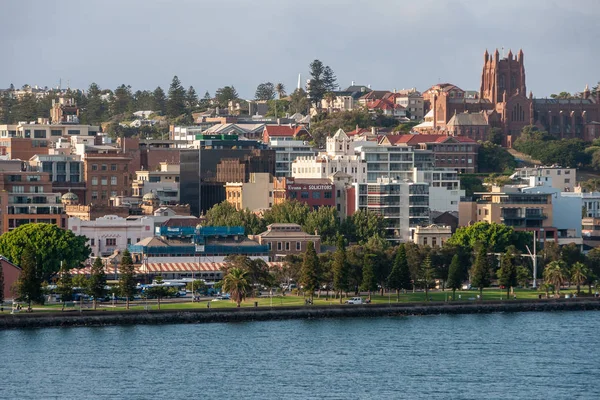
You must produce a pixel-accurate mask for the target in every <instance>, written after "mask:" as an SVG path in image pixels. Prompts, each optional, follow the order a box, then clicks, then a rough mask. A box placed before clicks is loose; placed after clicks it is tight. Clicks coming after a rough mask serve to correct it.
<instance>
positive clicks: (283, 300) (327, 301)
mask: <svg viewBox="0 0 600 400" xmlns="http://www.w3.org/2000/svg"><path fill="white" fill-rule="evenodd" d="M582 289H584V288H582ZM586 289H587V288H586ZM582 291H583V292H585V291H584V290H582ZM572 293H575V289H574V288H573V289H568V290H561V297H564V295H565V294H572ZM330 294H331V293H330ZM478 294H479V292H478V291H476V290H466V291H457V292H456V300H457V301H458V300H461V301H469V300H476V299H477V295H478ZM515 294H516V296H517V299H520V300H523V299H537V298H538V296H539V294H542V297H544V298H545V293H542V292H539V291H535V290H531V289H517V290H515ZM348 296H349V297H354V294H352V293H349V294H348ZM459 296H460V299H459ZM361 297H362V298H363V299H366V298H367V297H368V296H367V295H366V294H362V296H361ZM429 297H430V298H431V300H432V301H452V292H451V291H448V290H447V291H443V292H442V291H437V290H436V291H431V292H429ZM371 299H372V303H373V304H387V303H396V302H400V303H411V302H423V301H425V293H424V292H420V291H418V292H416V293H413V292H412V291H409V292H407V293H406V294H404V293H401V294H400V299H399V301H398V299H397V297H396V294H395V293H390V294H388V293H386V294H385V295H384V296H380V295H378V294H373V295H372V296H371ZM483 300H484V301H485V300H506V291H505V290H500V289H486V290H484V291H483ZM345 301H346V298H344V299H343V302H345ZM254 302H258V306H259V307H270V306H271V305H272V306H273V307H281V306H302V305H304V304H305V300H304V297H302V296H294V295H291V294H287V295H286V296H273V298H269V297H261V298H248V299H246V300H245V301H244V302H243V303H242V307H254ZM208 304H210V308H211V309H219V308H234V307H235V306H236V304H235V302H233V301H230V300H220V301H210V302H208V301H201V302H196V303H192V302H191V301H189V302H178V303H169V302H164V301H163V302H162V303H161V309H162V310H186V309H207V308H208V306H207V305H208ZM313 304H314V305H339V304H340V300H339V299H334V298H333V297H331V296H329V297H325V293H322V295H321V296H320V297H317V296H315V297H314V302H313ZM147 305H148V307H149V308H150V309H151V310H156V309H158V306H157V304H156V300H155V299H153V300H148V303H147ZM33 308H34V311H36V312H37V311H43V312H60V311H61V308H62V305H61V304H48V305H44V306H39V305H34V307H33ZM83 308H84V310H90V309H91V308H92V304H91V302H89V303H86V304H84V305H83ZM98 308H99V309H100V310H106V311H124V310H125V304H124V303H122V302H119V303H117V304H116V306H113V305H112V304H111V303H99V306H98ZM145 308H146V305H145V304H144V303H138V302H136V303H135V305H133V303H132V306H131V307H130V309H131V310H144V309H145ZM65 310H67V311H73V310H79V304H75V305H74V306H73V307H67V308H65ZM8 312H10V306H8V307H6V306H5V313H8Z"/></svg>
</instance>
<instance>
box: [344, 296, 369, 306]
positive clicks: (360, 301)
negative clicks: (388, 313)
mask: <svg viewBox="0 0 600 400" xmlns="http://www.w3.org/2000/svg"><path fill="white" fill-rule="evenodd" d="M346 304H365V301H364V300H363V299H362V297H353V298H351V299H348V300H346Z"/></svg>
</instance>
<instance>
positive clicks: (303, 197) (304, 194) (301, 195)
mask: <svg viewBox="0 0 600 400" xmlns="http://www.w3.org/2000/svg"><path fill="white" fill-rule="evenodd" d="M300 198H301V199H308V192H300Z"/></svg>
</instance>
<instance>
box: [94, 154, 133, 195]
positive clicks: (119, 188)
mask: <svg viewBox="0 0 600 400" xmlns="http://www.w3.org/2000/svg"><path fill="white" fill-rule="evenodd" d="M131 160H132V159H131V157H129V156H127V155H124V154H121V153H118V152H117V151H114V152H105V153H100V152H98V153H86V154H85V155H84V156H83V170H84V178H85V181H86V183H87V191H86V197H85V201H86V204H92V203H93V204H104V205H109V204H110V198H111V197H116V196H128V195H129V194H130V192H131V186H130V185H131V172H132V171H131V172H130V168H129V165H130V162H131Z"/></svg>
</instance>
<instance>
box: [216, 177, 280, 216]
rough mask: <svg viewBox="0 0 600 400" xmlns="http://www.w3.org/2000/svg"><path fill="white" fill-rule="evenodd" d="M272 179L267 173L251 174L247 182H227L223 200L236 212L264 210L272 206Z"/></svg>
mask: <svg viewBox="0 0 600 400" xmlns="http://www.w3.org/2000/svg"><path fill="white" fill-rule="evenodd" d="M273 189H274V187H273V177H272V176H271V174H269V173H251V174H250V178H249V180H248V182H245V183H242V182H227V183H226V184H225V199H226V200H227V201H228V202H229V203H231V204H233V205H234V206H235V208H236V209H237V210H245V209H249V210H250V211H258V210H264V209H267V208H271V207H272V206H273Z"/></svg>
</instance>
